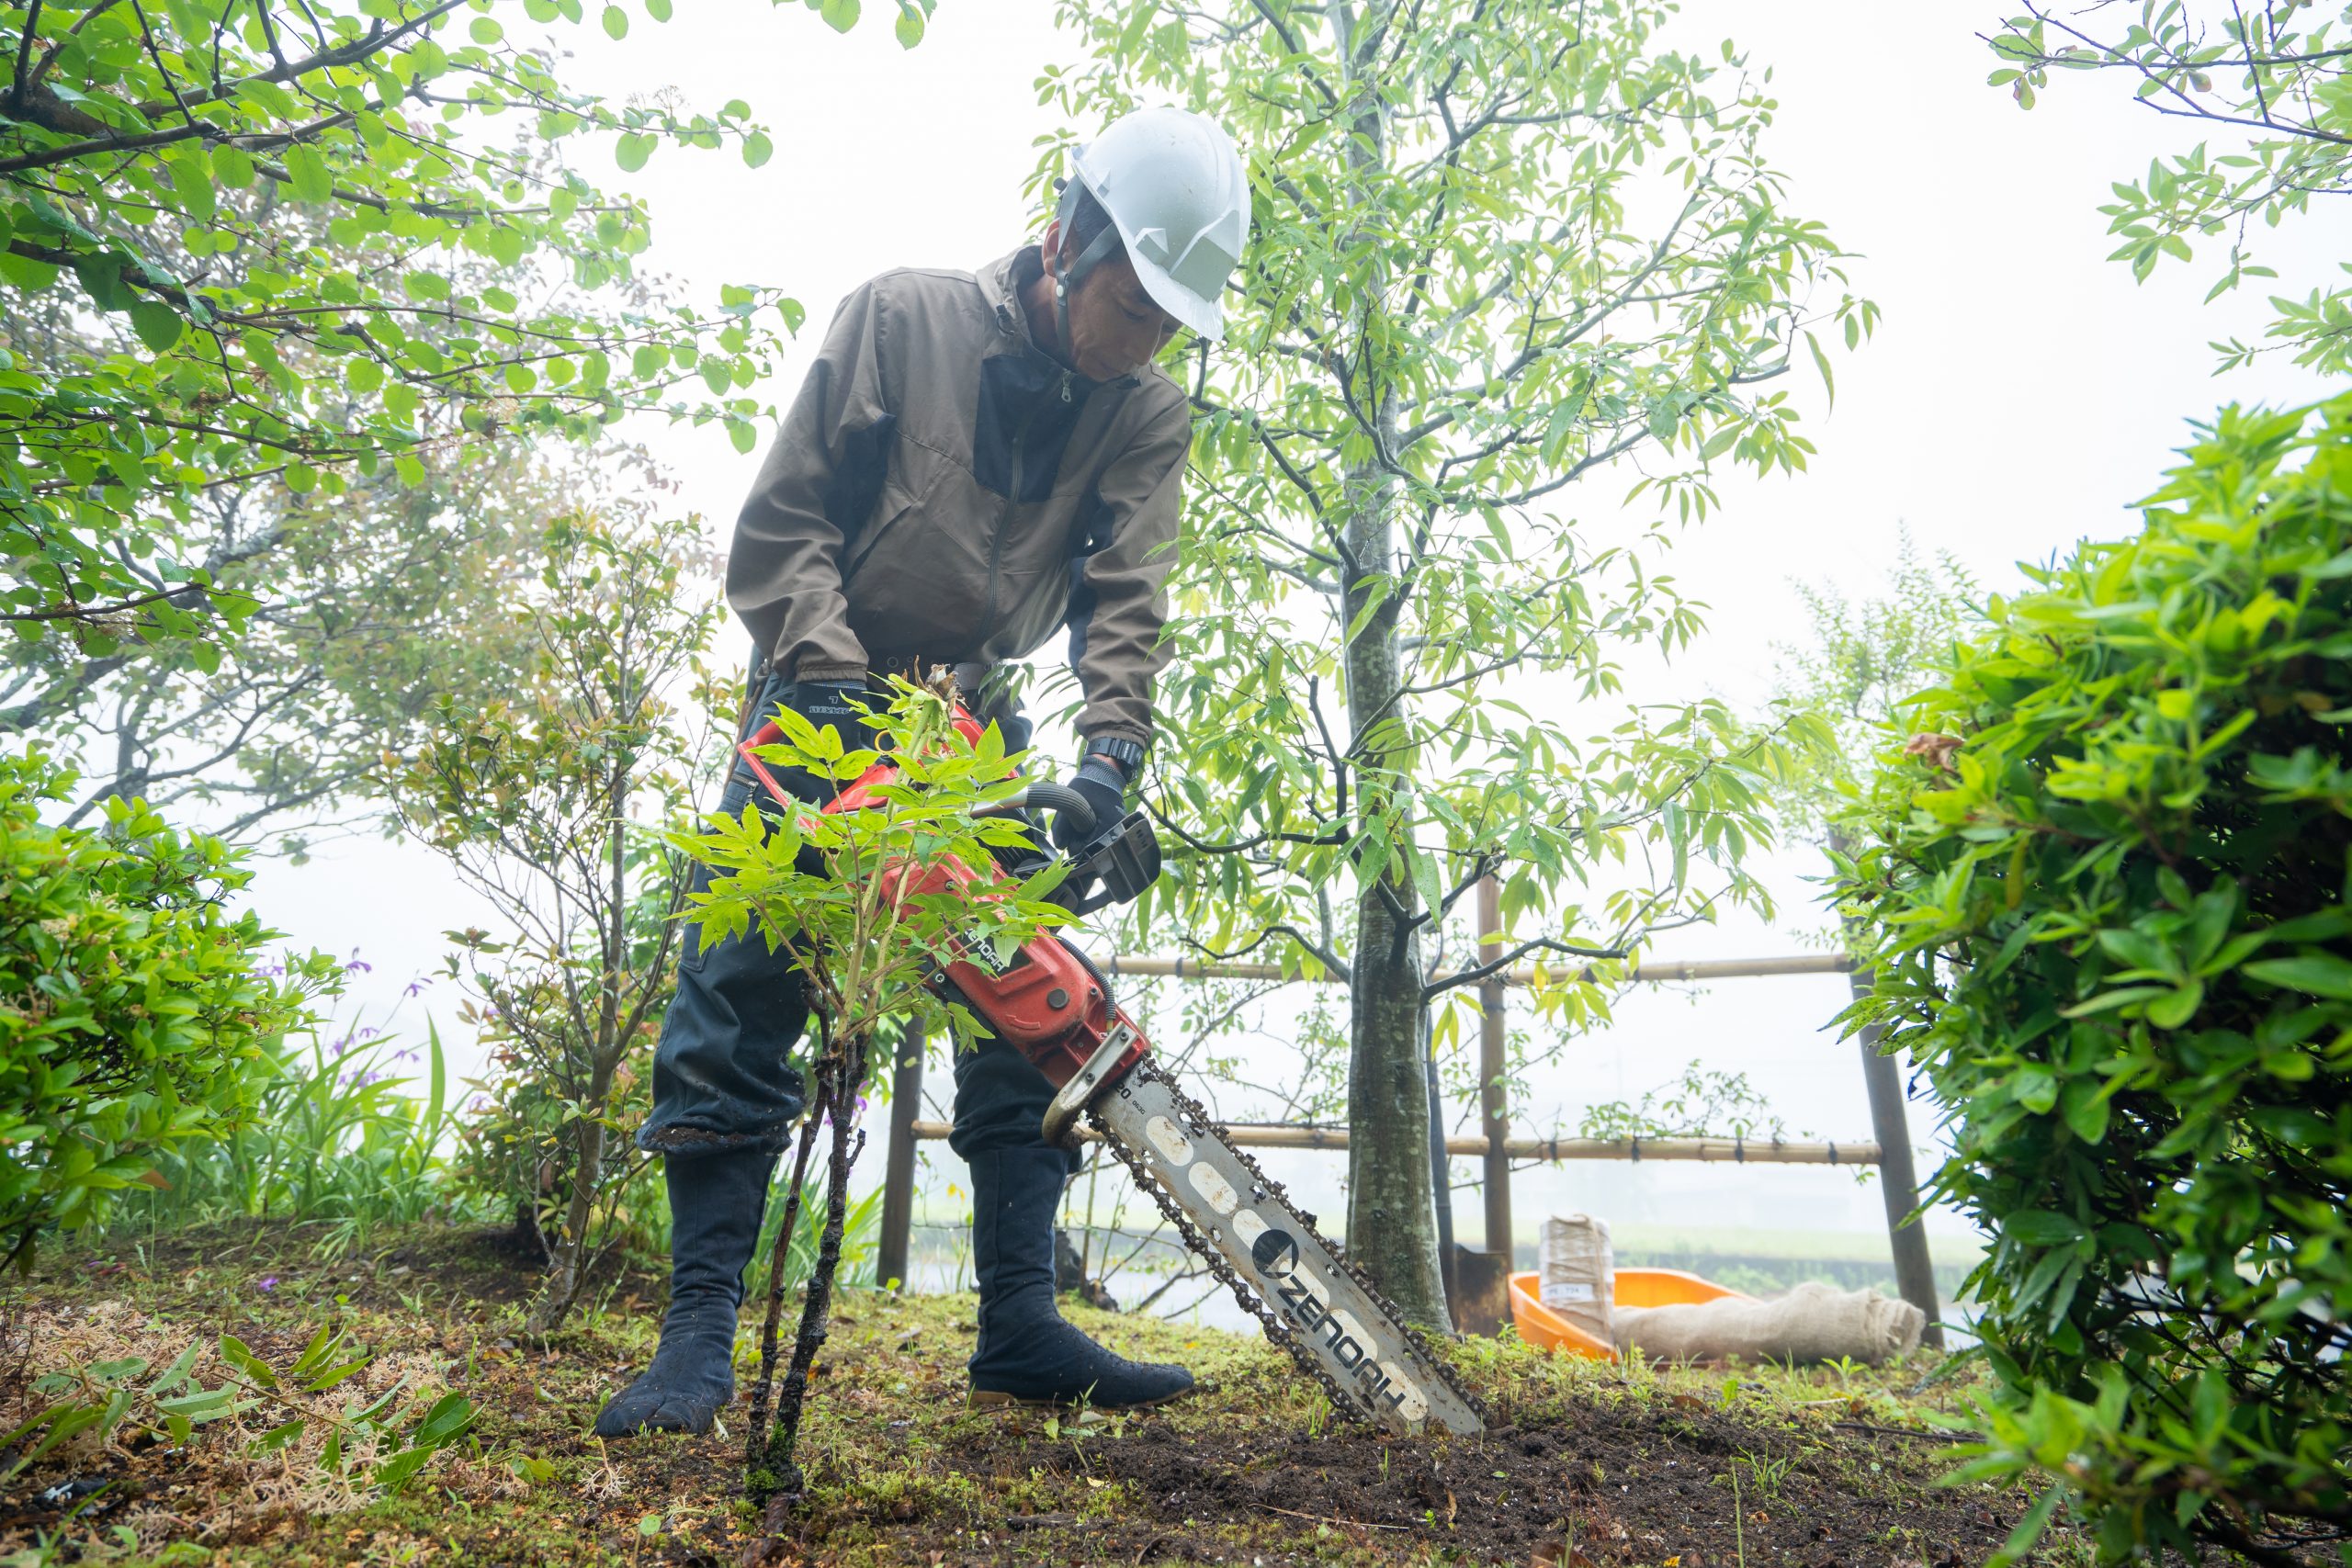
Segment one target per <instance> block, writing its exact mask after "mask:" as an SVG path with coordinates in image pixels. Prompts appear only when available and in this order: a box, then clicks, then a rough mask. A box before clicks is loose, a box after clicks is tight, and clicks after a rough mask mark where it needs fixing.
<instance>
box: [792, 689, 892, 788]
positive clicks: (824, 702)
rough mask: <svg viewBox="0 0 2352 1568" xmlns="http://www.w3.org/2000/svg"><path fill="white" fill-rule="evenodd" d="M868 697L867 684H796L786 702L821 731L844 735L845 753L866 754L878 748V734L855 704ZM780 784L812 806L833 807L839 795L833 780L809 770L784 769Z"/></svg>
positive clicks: (843, 745) (842, 737)
mask: <svg viewBox="0 0 2352 1568" xmlns="http://www.w3.org/2000/svg"><path fill="white" fill-rule="evenodd" d="M864 696H865V682H863V681H795V682H793V683H792V684H791V685H789V686H786V688H785V692H784V701H785V705H786V706H787V707H789V708H790V709H792V711H793V712H795V713H797V714H798V715H799V716H801V717H803V718H805V719H807V720H808V721H809V723H810V724H812V725H814V726H816V727H817V728H819V729H830V730H831V731H832V732H833V733H834V734H836V735H838V736H840V737H841V739H842V750H843V751H863V750H871V749H872V747H873V745H874V731H873V730H871V729H869V728H866V726H865V715H864V714H862V713H860V712H859V711H858V710H857V708H856V706H855V705H854V704H855V702H856V701H857V700H858V699H861V698H863V697H864ZM776 783H778V784H782V785H783V786H784V787H785V788H786V790H788V791H789V792H791V794H792V795H795V796H796V797H797V798H798V799H801V800H804V801H807V802H808V803H809V805H811V806H825V805H829V804H831V801H832V799H833V796H834V795H836V794H837V793H838V786H837V785H836V784H834V782H833V781H832V780H831V779H829V778H826V777H825V776H824V775H822V774H820V773H810V772H809V771H808V770H807V769H805V768H786V769H785V770H783V771H782V772H780V773H777V774H776Z"/></svg>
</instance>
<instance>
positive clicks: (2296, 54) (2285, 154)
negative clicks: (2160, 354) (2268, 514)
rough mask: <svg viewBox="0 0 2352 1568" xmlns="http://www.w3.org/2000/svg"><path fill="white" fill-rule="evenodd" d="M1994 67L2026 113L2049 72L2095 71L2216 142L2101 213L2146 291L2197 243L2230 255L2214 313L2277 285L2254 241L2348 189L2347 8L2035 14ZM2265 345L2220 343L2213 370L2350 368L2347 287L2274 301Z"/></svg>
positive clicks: (2145, 7) (2001, 47)
mask: <svg viewBox="0 0 2352 1568" xmlns="http://www.w3.org/2000/svg"><path fill="white" fill-rule="evenodd" d="M1987 41H1989V42H1990V43H1991V45H1992V48H1993V52H1994V53H1995V54H1996V55H1997V56H1999V58H2000V61H2001V63H2000V65H1999V66H1998V67H1997V68H1996V69H1995V70H1994V72H1993V73H1992V76H1991V78H1990V80H1991V83H1992V85H1994V86H1996V87H2007V88H2008V90H2009V92H2010V94H2011V96H2014V97H2015V98H2016V99H2017V102H2018V107H2021V108H2029V109H2030V108H2031V107H2033V106H2034V104H2035V102H2036V101H2037V100H2038V99H2039V97H2040V96H2041V92H2042V91H2044V90H2045V89H2047V88H2048V86H2049V85H2050V73H2052V71H2080V72H2093V73H2099V74H2102V75H2107V76H2112V77H2116V78H2118V79H2119V81H2120V83H2121V84H2123V85H2129V86H2130V87H2131V95H2132V97H2133V98H2134V99H2135V100H2136V101H2137V102H2138V103H2140V104H2141V105H2143V107H2146V108H2147V109H2149V110H2150V111H2151V112H2152V113H2154V114H2156V115H2159V116H2162V117H2164V118H2176V119H2183V120H2187V121H2189V122H2190V123H2191V124H2193V125H2196V126H2198V127H2199V128H2200V129H2202V130H2206V131H2207V132H2209V133H2211V135H2213V136H2214V137H2215V138H2217V139H2218V141H2219V145H2216V144H2215V143H2214V142H2210V141H2199V143H2198V144H2197V145H2196V146H2195V147H2193V148H2191V149H2190V150H2189V151H2188V152H2180V153H2175V154H2173V155H2171V156H2170V157H2163V156H2159V157H2156V158H2152V159H2150V160H2149V162H2148V172H2147V174H2146V175H2144V176H2143V177H2142V178H2140V179H2136V180H2130V181H2124V180H2118V181H2117V182H2115V186H2114V189H2115V200H2114V201H2113V202H2111V203H2109V205H2107V206H2105V207H2102V208H2100V209H2099V210H2100V211H2101V212H2103V213H2105V214H2106V215H2107V216H2108V218H2109V220H2110V221H2109V225H2108V231H2109V233H2112V234H2116V235H2119V236H2120V237H2121V239H2122V243H2121V244H2120V245H2119V246H2118V247H2117V248H2116V250H2115V254H2113V255H2112V256H2110V257H2109V260H2112V261H2128V262H2130V263H2131V276H2133V277H2135V278H2139V279H2142V280H2143V281H2144V280H2145V279H2146V278H2147V276H2148V275H2149V274H2151V273H2153V272H2154V271H2155V269H2156V266H2157V265H2158V264H2159V263H2161V262H2162V261H2163V260H2164V259H2165V257H2166V256H2171V257H2173V258H2175V259H2176V260H2178V261H2183V262H2186V261H2189V260H2192V259H2193V258H2194V256H2195V254H2196V247H2197V245H2198V244H2199V243H2214V244H2218V245H2222V246H2226V247H2227V260H2228V265H2227V266H2226V268H2225V269H2224V270H2223V271H2222V275H2221V276H2220V277H2219V278H2217V279H2216V280H2215V281H2214V284H2213V288H2212V290H2211V292H2210V293H2208V294H2207V295H2206V296H2205V298H2206V299H2208V300H2209V301H2210V300H2212V299H2218V298H2220V297H2221V296H2222V295H2223V294H2226V293H2228V292H2230V291H2231V290H2232V289H2234V288H2238V287H2240V286H2241V285H2243V284H2245V282H2246V281H2247V280H2249V279H2255V278H2261V279H2268V278H2275V277H2277V276H2278V272H2277V270H2276V269H2275V268H2272V267H2269V266H2266V265H2262V264H2261V263H2259V262H2257V261H2256V259H2255V248H2254V245H2253V243H2252V231H2253V230H2254V229H2255V227H2256V224H2257V223H2258V224H2259V225H2260V226H2261V227H2263V228H2265V229H2275V228H2278V227H2279V226H2280V225H2281V224H2282V223H2284V222H2286V221H2287V220H2290V218H2300V217H2301V216H2303V215H2305V214H2307V213H2309V212H2310V211H2311V209H2312V203H2313V202H2314V201H2320V202H2327V201H2330V200H2331V199H2333V198H2335V197H2341V196H2343V195H2344V194H2345V193H2346V191H2352V83H2347V78H2346V65H2347V64H2352V6H2342V5H2335V6H2329V5H2314V4H2312V0H2259V3H2257V4H2240V3H2239V0H2230V4H2228V5H2227V6H2221V5H2211V4H2186V3H2184V0H2140V3H2139V4H2137V5H2123V6H2117V5H2105V6H2090V7H2088V8H2084V9H2076V8H2059V7H2053V6H2041V5H2036V6H2030V8H2028V9H2027V10H2026V11H2025V12H2024V14H2022V15H2020V16H2015V17H2010V18H2009V19H2008V20H2007V21H2006V22H2004V23H2003V24H2002V25H2001V28H2000V30H1999V31H1998V32H1996V33H1995V34H1994V35H1992V37H1991V38H1990V39H1988V40H1987ZM2270 308H2271V309H2272V310H2276V311H2277V312H2278V315H2277V318H2276V319H2275V320H2274V321H2272V322H2271V324H2270V326H2269V328H2268V330H2267V332H2266V333H2264V335H2265V336H2266V337H2267V338H2269V339H2270V340H2271V344H2270V347H2269V348H2268V349H2265V348H2260V347H2256V346H2255V345H2253V344H2245V343H2241V342H2239V341H2238V340H2237V339H2235V338H2232V339H2229V340H2227V341H2225V342H2219V343H2216V344H2213V348H2214V350H2215V351H2216V352H2217V353H2218V354H2220V355H2221V363H2220V365H2219V366H2218V367H2217V368H2219V369H2222V370H2227V369H2232V368H2234V367H2238V366H2242V365H2245V364H2248V363H2250V362H2251V361H2252V360H2253V359H2254V357H2255V356H2256V355H2258V354H2263V353H2267V352H2273V351H2276V350H2278V349H2284V350H2286V351H2288V352H2289V353H2290V354H2291V355H2293V356H2294V360H2295V363H2296V364H2298V365H2307V366H2310V367H2313V368H2315V369H2317V370H2319V371H2321V372H2323V373H2325V374H2331V375H2333V374H2340V373H2342V372H2343V371H2345V370H2346V369H2352V285H2347V284H2345V283H2343V282H2341V281H2337V282H2330V283H2315V284H2313V285H2312V288H2311V291H2310V292H2309V293H2308V294H2305V295H2303V296H2301V298H2297V297H2295V296H2293V295H2289V294H2274V295H2272V296H2271V297H2270Z"/></svg>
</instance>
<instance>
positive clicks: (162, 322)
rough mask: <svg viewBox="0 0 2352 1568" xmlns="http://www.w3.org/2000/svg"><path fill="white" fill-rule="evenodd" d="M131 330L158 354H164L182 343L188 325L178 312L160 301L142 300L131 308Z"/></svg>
mask: <svg viewBox="0 0 2352 1568" xmlns="http://www.w3.org/2000/svg"><path fill="white" fill-rule="evenodd" d="M130 326H131V330H132V331H133V332H135V333H138V334H139V341H140V342H141V343H143V344H146V345H147V346H148V347H149V348H150V349H152V350H153V351H154V352H155V353H157V354H163V353H164V352H166V351H167V350H169V349H170V348H171V346H172V345H173V344H175V343H177V342H179V341H180V334H181V333H183V332H185V331H186V330H187V322H186V321H183V320H182V319H181V317H180V313H179V312H178V311H177V310H173V309H172V308H171V307H170V306H169V305H166V304H164V302H163V301H162V300H160V299H142V300H141V301H140V302H139V303H138V304H136V305H133V306H132V307H131V308H130Z"/></svg>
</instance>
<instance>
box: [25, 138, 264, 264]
mask: <svg viewBox="0 0 2352 1568" xmlns="http://www.w3.org/2000/svg"><path fill="white" fill-rule="evenodd" d="M164 167H165V168H167V169H169V170H170V171H171V175H172V192H173V194H174V195H175V196H177V197H179V198H180V210H181V211H183V212H185V213H187V215H188V217H189V218H191V219H193V220H196V221H197V222H198V223H209V222H211V221H212V215H213V214H214V213H215V212H216V211H218V210H219V206H218V203H217V202H216V201H215V200H214V197H213V191H212V164H211V163H210V161H209V160H208V159H207V158H206V157H205V156H204V154H202V153H201V152H180V153H175V154H174V155H173V156H172V157H171V158H170V159H169V160H167V161H166V162H165V164H164ZM0 243H6V240H5V239H0Z"/></svg>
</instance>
